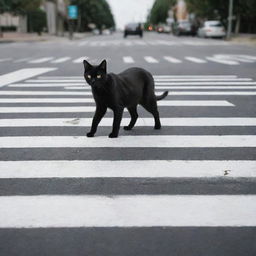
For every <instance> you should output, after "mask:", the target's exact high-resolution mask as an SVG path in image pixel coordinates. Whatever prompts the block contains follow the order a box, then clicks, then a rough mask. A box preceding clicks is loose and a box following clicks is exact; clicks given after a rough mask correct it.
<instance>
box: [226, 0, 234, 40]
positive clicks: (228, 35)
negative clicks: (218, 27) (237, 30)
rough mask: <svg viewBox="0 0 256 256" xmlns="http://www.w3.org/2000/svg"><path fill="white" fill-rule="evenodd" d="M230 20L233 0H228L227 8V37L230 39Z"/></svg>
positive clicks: (231, 18)
mask: <svg viewBox="0 0 256 256" xmlns="http://www.w3.org/2000/svg"><path fill="white" fill-rule="evenodd" d="M232 20H233V0H229V10H228V33H227V38H228V39H230V37H231V32H232Z"/></svg>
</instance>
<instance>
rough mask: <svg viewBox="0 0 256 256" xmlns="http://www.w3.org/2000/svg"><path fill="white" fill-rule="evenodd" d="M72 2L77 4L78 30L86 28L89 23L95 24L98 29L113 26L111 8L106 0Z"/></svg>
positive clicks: (75, 0) (78, 0)
mask: <svg viewBox="0 0 256 256" xmlns="http://www.w3.org/2000/svg"><path fill="white" fill-rule="evenodd" d="M72 4H75V5H77V6H78V13H79V16H80V17H79V18H80V30H82V31H84V30H87V29H88V24H90V23H93V24H95V25H96V27H97V28H98V29H102V28H103V27H105V28H110V27H114V26H115V21H114V18H113V15H112V12H111V9H110V7H109V5H108V3H107V1H106V0H73V1H72Z"/></svg>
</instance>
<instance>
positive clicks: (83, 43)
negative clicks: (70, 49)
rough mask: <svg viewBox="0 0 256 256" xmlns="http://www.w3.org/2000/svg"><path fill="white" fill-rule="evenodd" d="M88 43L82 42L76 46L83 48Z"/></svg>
mask: <svg viewBox="0 0 256 256" xmlns="http://www.w3.org/2000/svg"><path fill="white" fill-rule="evenodd" d="M88 43H89V41H83V42H81V43H79V44H78V46H84V45H87V44H88Z"/></svg>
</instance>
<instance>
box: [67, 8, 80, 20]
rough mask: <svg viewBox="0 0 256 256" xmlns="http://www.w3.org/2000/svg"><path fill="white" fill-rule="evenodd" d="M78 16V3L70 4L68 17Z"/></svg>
mask: <svg viewBox="0 0 256 256" xmlns="http://www.w3.org/2000/svg"><path fill="white" fill-rule="evenodd" d="M77 16H78V8H77V5H69V6H68V17H69V19H77Z"/></svg>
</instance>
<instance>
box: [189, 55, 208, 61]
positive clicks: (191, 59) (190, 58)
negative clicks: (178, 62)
mask: <svg viewBox="0 0 256 256" xmlns="http://www.w3.org/2000/svg"><path fill="white" fill-rule="evenodd" d="M185 59H186V60H189V61H192V62H195V63H207V61H205V60H202V59H199V58H195V57H190V56H187V57H185Z"/></svg>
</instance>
